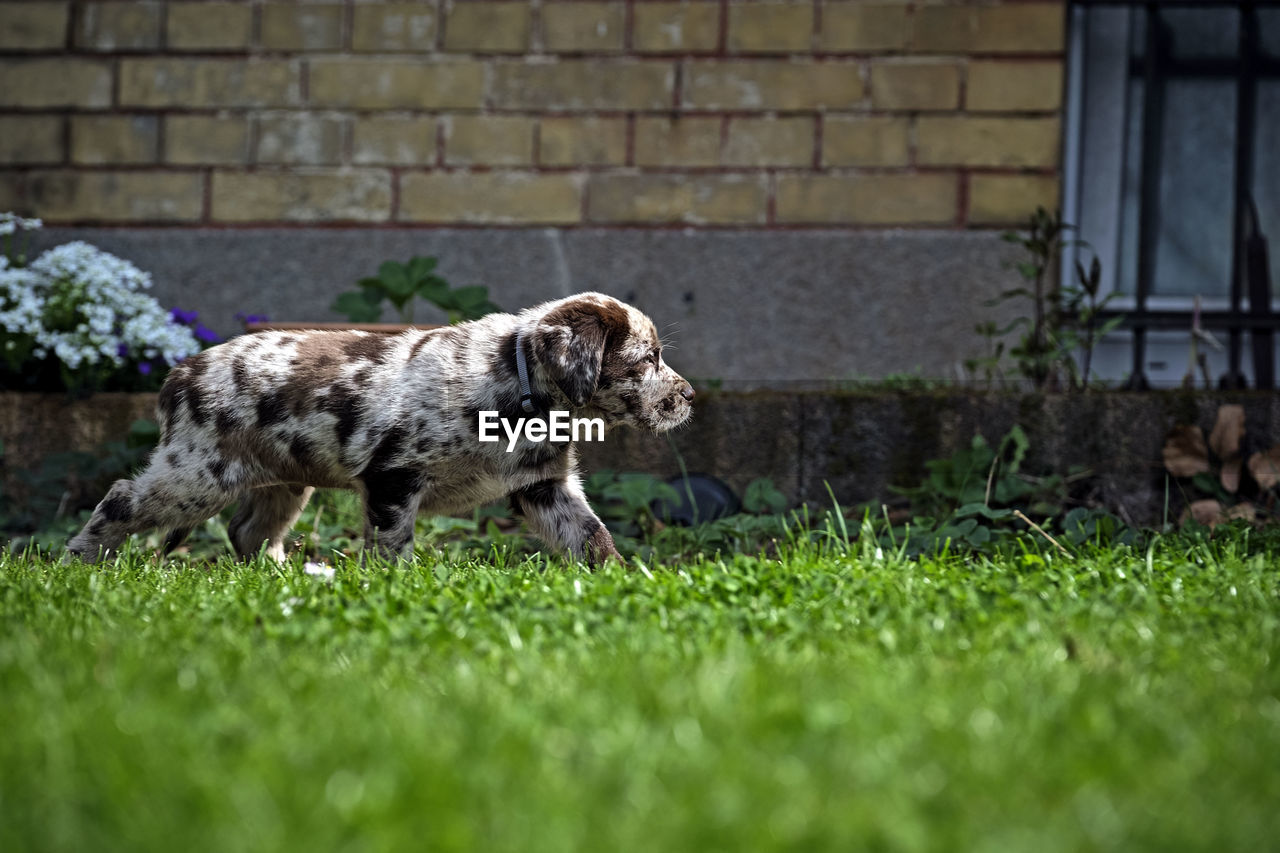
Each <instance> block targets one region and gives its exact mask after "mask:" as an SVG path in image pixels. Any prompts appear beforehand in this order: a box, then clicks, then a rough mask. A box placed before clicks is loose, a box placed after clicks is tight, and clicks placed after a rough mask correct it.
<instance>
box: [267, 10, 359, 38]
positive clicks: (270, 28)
mask: <svg viewBox="0 0 1280 853" xmlns="http://www.w3.org/2000/svg"><path fill="white" fill-rule="evenodd" d="M361 8H362V7H361ZM358 11H359V9H357V13H358ZM261 43H262V46H263V47H264V48H266V49H267V50H336V49H337V48H339V47H341V46H342V6H341V5H339V4H337V3H317V4H307V5H300V6H289V5H283V4H279V3H272V4H270V5H267V6H263V7H262V35H261Z"/></svg>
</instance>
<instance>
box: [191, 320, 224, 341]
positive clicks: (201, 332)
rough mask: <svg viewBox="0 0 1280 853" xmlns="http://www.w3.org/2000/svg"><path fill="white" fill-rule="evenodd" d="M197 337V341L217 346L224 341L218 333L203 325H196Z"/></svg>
mask: <svg viewBox="0 0 1280 853" xmlns="http://www.w3.org/2000/svg"><path fill="white" fill-rule="evenodd" d="M195 336H196V339H197V340H201V341H204V342H205V343H206V344H216V343H218V342H219V341H221V340H222V338H220V337H218V333H217V332H215V331H214V330H213V329H210V328H209V327H208V326H205V325H204V324H202V323H196V330H195Z"/></svg>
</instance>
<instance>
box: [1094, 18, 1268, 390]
mask: <svg viewBox="0 0 1280 853" xmlns="http://www.w3.org/2000/svg"><path fill="white" fill-rule="evenodd" d="M1074 5H1076V6H1127V7H1130V8H1132V9H1134V10H1139V9H1141V10H1142V11H1143V13H1144V14H1145V16H1146V28H1145V33H1146V43H1145V45H1144V49H1143V56H1142V58H1141V59H1140V60H1139V59H1134V60H1131V62H1130V69H1129V75H1130V77H1135V76H1141V77H1142V79H1143V84H1144V97H1143V117H1142V145H1141V150H1142V163H1141V165H1140V168H1141V178H1140V187H1141V189H1140V192H1139V200H1138V205H1139V213H1138V222H1139V226H1138V240H1139V251H1138V269H1137V281H1136V287H1135V294H1134V307H1133V308H1132V309H1128V310H1123V311H1108V312H1103V316H1104V317H1120V318H1122V320H1123V325H1124V326H1125V327H1126V328H1128V329H1130V330H1131V332H1132V336H1133V338H1132V340H1133V370H1132V373H1131V374H1130V378H1129V387H1130V388H1133V389H1144V388H1147V387H1148V382H1147V378H1146V373H1145V370H1144V366H1145V358H1146V334H1147V331H1148V330H1152V329H1157V330H1171V329H1173V330H1176V329H1189V328H1190V325H1191V319H1192V311H1191V310H1185V311H1167V310H1165V311H1152V310H1150V309H1148V308H1147V299H1148V297H1149V296H1150V294H1151V293H1152V289H1153V288H1152V285H1153V278H1154V271H1155V251H1156V243H1157V240H1158V237H1159V233H1160V214H1161V209H1160V178H1161V140H1162V138H1163V123H1164V100H1165V85H1166V83H1167V81H1168V80H1169V79H1170V78H1171V77H1175V76H1196V77H1232V78H1234V79H1235V81H1236V96H1237V101H1236V104H1237V106H1236V127H1235V134H1236V144H1235V150H1234V152H1233V155H1234V182H1233V204H1232V210H1233V217H1232V235H1233V240H1232V247H1233V248H1232V258H1231V280H1230V282H1229V287H1230V291H1229V292H1230V308H1229V309H1228V310H1226V311H1202V312H1201V313H1200V324H1201V326H1202V327H1204V328H1207V329H1215V330H1218V331H1225V332H1226V333H1227V341H1228V344H1227V350H1228V368H1227V373H1226V375H1224V376H1223V377H1222V379H1221V380H1220V384H1222V385H1223V386H1226V387H1243V386H1244V384H1245V383H1244V380H1243V376H1244V374H1243V372H1242V370H1241V361H1242V349H1243V339H1244V332H1245V331H1249V332H1250V333H1251V335H1250V340H1251V352H1250V355H1251V360H1252V366H1253V376H1254V384H1255V387H1257V388H1260V389H1272V388H1274V387H1275V331H1276V329H1277V327H1280V315H1277V314H1275V313H1273V312H1272V310H1271V281H1270V271H1269V266H1268V257H1267V255H1268V252H1267V240H1266V238H1265V236H1264V235H1262V234H1261V233H1259V231H1258V226H1257V214H1256V211H1255V209H1254V204H1253V199H1252V197H1251V195H1250V192H1251V191H1250V188H1251V186H1252V182H1253V177H1254V158H1255V151H1254V140H1255V124H1256V110H1257V82H1258V79H1259V77H1280V60H1277V59H1275V58H1272V57H1268V56H1265V55H1263V54H1262V52H1261V50H1260V47H1259V39H1258V15H1257V8H1258V6H1259V5H1274V4H1270V3H1265V2H1252V1H1251V0H1221V2H1218V3H1207V2H1205V0H1160V2H1155V0H1149V2H1146V3H1135V2H1132V0H1075V3H1074ZM1175 6H1198V7H1207V6H1214V7H1217V8H1222V7H1234V8H1236V9H1237V10H1238V11H1239V12H1240V15H1241V19H1240V41H1239V55H1238V56H1236V57H1231V58H1225V59H1219V58H1194V59H1189V58H1179V57H1175V56H1174V55H1173V52H1172V50H1171V35H1170V33H1169V30H1168V28H1167V26H1166V25H1164V23H1163V22H1162V20H1161V17H1160V14H1159V12H1160V10H1161V9H1162V8H1168V7H1175ZM1273 236H1275V235H1273ZM1245 297H1247V298H1248V302H1249V305H1248V308H1247V309H1245V308H1244V305H1243V302H1244V299H1245Z"/></svg>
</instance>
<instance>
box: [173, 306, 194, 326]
mask: <svg viewBox="0 0 1280 853" xmlns="http://www.w3.org/2000/svg"><path fill="white" fill-rule="evenodd" d="M169 316H170V317H172V318H173V322H175V323H181V324H182V325H184V326H190V325H191V324H192V323H194V322H195V321H196V317H198V316H200V315H199V312H197V311H183V310H182V309H181V308H174V309H173V310H172V311H170V312H169Z"/></svg>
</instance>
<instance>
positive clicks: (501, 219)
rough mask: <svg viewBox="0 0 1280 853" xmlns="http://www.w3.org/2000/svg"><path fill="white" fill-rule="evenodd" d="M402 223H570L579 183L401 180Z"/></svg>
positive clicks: (474, 176)
mask: <svg viewBox="0 0 1280 853" xmlns="http://www.w3.org/2000/svg"><path fill="white" fill-rule="evenodd" d="M399 219H400V220H401V221H403V222H439V223H451V222H456V223H486V224H525V225H534V224H546V225H572V224H574V223H577V222H579V221H581V219H582V185H581V179H580V178H578V177H577V176H574V175H540V174H535V173H530V172H431V173H426V174H419V173H415V174H408V175H405V176H403V177H402V178H401V180H400V216H399Z"/></svg>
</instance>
